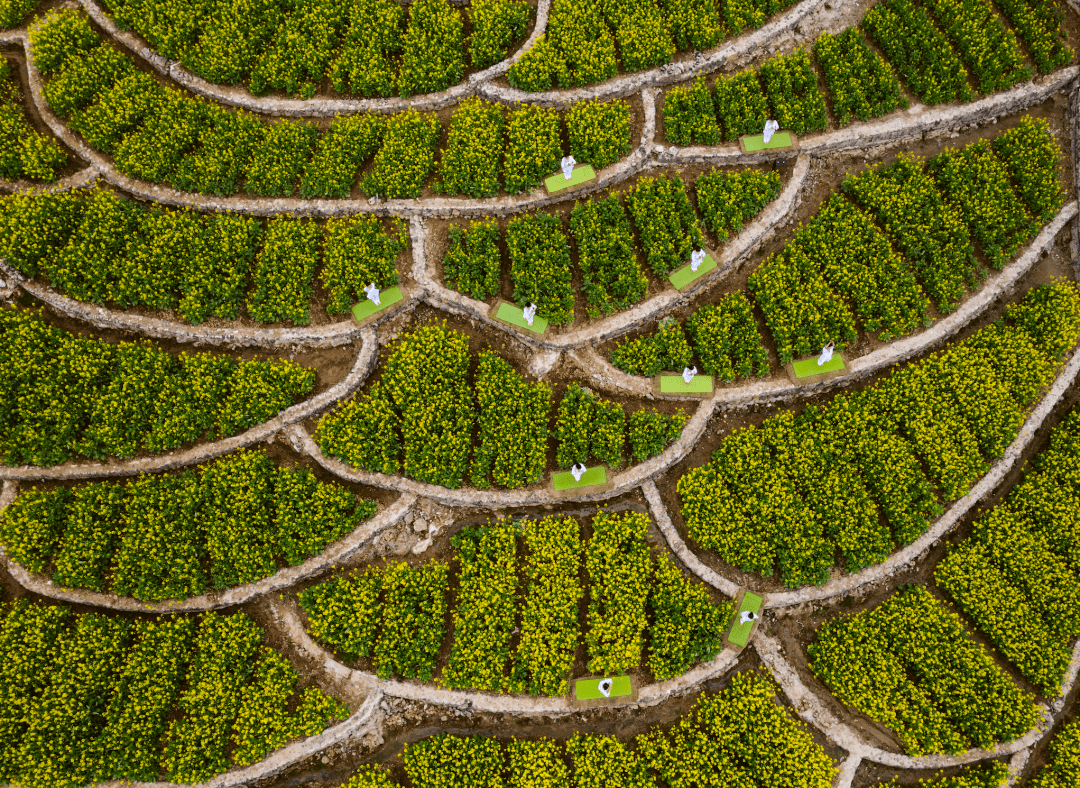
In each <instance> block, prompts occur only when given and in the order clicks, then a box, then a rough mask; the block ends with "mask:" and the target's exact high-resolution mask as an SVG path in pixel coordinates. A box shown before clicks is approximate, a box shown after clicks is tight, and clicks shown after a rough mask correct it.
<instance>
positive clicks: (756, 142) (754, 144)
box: [742, 131, 791, 153]
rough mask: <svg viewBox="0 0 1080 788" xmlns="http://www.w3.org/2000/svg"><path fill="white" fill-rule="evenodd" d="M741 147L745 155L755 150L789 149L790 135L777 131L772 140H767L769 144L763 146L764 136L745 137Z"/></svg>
mask: <svg viewBox="0 0 1080 788" xmlns="http://www.w3.org/2000/svg"><path fill="white" fill-rule="evenodd" d="M742 144H743V147H745V148H746V152H747V153H751V152H753V151H756V150H773V149H774V148H790V147H791V135H790V134H788V133H787V132H786V131H778V132H776V133H775V134H773V135H772V139H771V140H769V144H768V145H766V144H765V135H764V134H758V135H755V136H749V135H747V136H745V137H743V138H742Z"/></svg>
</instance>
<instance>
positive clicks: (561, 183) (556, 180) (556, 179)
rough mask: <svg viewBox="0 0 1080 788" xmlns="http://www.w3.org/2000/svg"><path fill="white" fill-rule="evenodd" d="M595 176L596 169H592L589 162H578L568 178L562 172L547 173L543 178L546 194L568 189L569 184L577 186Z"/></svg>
mask: <svg viewBox="0 0 1080 788" xmlns="http://www.w3.org/2000/svg"><path fill="white" fill-rule="evenodd" d="M595 177H596V170H594V169H593V166H592V165H591V164H579V165H577V166H576V167H574V172H573V174H572V175H571V176H570V180H566V178H564V177H563V174H562V172H557V173H555V174H554V175H549V176H547V177H546V178H544V186H546V187H547V190H548V194H555V193H556V192H561V191H562V190H563V189H569V188H570V187H571V186H577V185H579V184H582V183H585V182H586V181H591V180H592V179H593V178H595Z"/></svg>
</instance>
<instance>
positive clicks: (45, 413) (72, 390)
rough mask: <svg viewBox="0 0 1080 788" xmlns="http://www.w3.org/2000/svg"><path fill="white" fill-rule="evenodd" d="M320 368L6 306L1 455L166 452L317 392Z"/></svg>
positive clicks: (1, 332)
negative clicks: (104, 329)
mask: <svg viewBox="0 0 1080 788" xmlns="http://www.w3.org/2000/svg"><path fill="white" fill-rule="evenodd" d="M314 383H315V372H314V371H313V370H311V369H308V368H306V367H302V366H300V365H298V364H296V363H294V362H292V361H288V360H285V359H273V360H271V361H259V360H257V359H252V360H247V361H236V360H234V359H232V358H230V357H228V356H221V355H215V354H211V353H186V352H181V353H179V354H178V355H175V356H174V355H171V354H169V353H166V352H165V351H163V350H161V349H159V348H158V347H156V346H154V345H153V344H151V343H149V342H118V343H113V342H106V341H103V340H99V339H95V338H92V337H89V336H82V335H76V334H71V333H68V332H67V331H63V330H61V329H58V328H54V327H52V326H50V325H49V324H48V323H46V322H45V320H44V318H43V317H42V316H41V315H40V314H39V313H35V312H30V311H26V310H23V309H19V308H17V307H6V308H2V309H0V457H2V458H3V461H4V463H6V464H8V465H58V464H60V463H62V462H65V461H67V460H69V459H71V458H73V457H75V456H82V457H89V458H91V459H97V460H100V459H104V458H106V457H125V458H127V457H132V456H134V455H135V453H136V452H138V451H139V450H141V449H146V450H148V451H150V452H154V453H159V452H163V451H167V450H169V449H174V448H176V447H178V446H180V445H182V444H184V443H187V442H189V441H195V440H199V439H201V438H203V437H204V436H215V437H219V438H220V437H227V436H229V435H235V434H236V433H238V432H240V431H242V430H246V429H249V428H251V427H254V426H255V425H257V424H260V423H262V422H264V421H266V420H267V419H269V418H271V417H273V416H274V415H275V414H277V413H278V412H279V411H281V410H284V409H285V408H286V407H288V406H289V405H291V404H293V402H294V401H295V400H296V399H297V398H300V397H304V396H306V395H307V394H309V393H310V392H311V389H312V387H313V386H314Z"/></svg>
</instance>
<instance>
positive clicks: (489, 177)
mask: <svg viewBox="0 0 1080 788" xmlns="http://www.w3.org/2000/svg"><path fill="white" fill-rule="evenodd" d="M504 125H505V122H504V120H503V113H502V108H501V107H500V106H499V105H498V104H492V103H490V102H487V101H481V100H480V99H478V98H467V99H465V100H464V101H463V102H461V105H460V106H459V107H458V109H457V110H455V112H454V115H453V117H452V118H451V119H450V134H449V138H448V139H447V143H446V147H445V148H443V150H442V158H441V159H440V161H439V168H438V179H437V180H436V181H435V190H436V191H438V192H440V193H442V194H467V195H469V196H470V197H474V198H479V197H492V196H494V195H495V194H496V193H497V192H498V191H499V159H500V157H501V156H502V152H503V149H504V147H505V145H504V140H503V127H504Z"/></svg>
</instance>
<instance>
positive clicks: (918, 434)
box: [678, 281, 1080, 586]
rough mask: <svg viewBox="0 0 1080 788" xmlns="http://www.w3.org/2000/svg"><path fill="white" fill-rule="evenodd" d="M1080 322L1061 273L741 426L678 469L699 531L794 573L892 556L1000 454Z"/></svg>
mask: <svg viewBox="0 0 1080 788" xmlns="http://www.w3.org/2000/svg"><path fill="white" fill-rule="evenodd" d="M1078 334H1080V295H1078V294H1077V291H1076V289H1075V288H1074V287H1072V286H1070V285H1068V284H1066V283H1064V282H1062V281H1055V282H1053V283H1050V284H1047V285H1042V286H1039V287H1037V288H1034V289H1032V290H1031V291H1029V292H1028V293H1027V295H1026V296H1025V297H1024V299H1023V300H1022V301H1021V302H1020V303H1019V304H1014V305H1013V306H1010V307H1009V308H1008V309H1007V310H1006V314H1005V319H1004V321H1003V323H1001V324H995V325H990V326H988V327H986V328H984V329H982V330H981V331H979V332H977V333H976V334H974V335H973V336H972V337H970V338H969V339H966V340H964V341H963V342H961V343H958V344H956V345H954V346H952V347H950V348H948V349H947V350H945V351H943V352H940V353H937V354H934V355H932V356H930V357H928V358H926V359H924V360H921V361H917V362H914V363H912V364H909V365H908V366H906V367H902V368H900V369H898V370H895V371H894V372H893V373H892V374H890V375H889V376H888V377H887V378H885V379H884V380H882V381H880V382H878V383H876V384H874V385H872V386H870V387H869V388H867V389H864V390H862V391H859V392H857V393H854V394H844V395H840V396H837V397H835V398H834V399H833V400H832V402H831V403H830V404H829V405H828V406H824V407H813V408H809V409H807V410H806V411H805V412H803V413H802V414H800V415H799V416H797V417H796V416H794V414H793V413H791V412H784V413H781V414H780V415H778V416H775V417H773V418H770V419H767V420H766V421H765V422H764V423H763V424H762V425H761V426H760V427H749V428H746V429H742V430H739V431H737V432H735V433H732V434H731V435H729V436H728V437H726V438H725V439H724V440H723V441H722V442H721V444H720V446H719V447H718V449H717V450H716V451H715V452H714V453H713V455H712V461H711V462H710V463H709V464H707V465H704V466H701V467H699V468H696V469H694V470H691V471H690V472H689V473H687V474H686V475H684V476H683V477H682V478H681V479H679V482H678V492H679V495H680V498H681V500H682V514H683V517H684V518H685V519H686V524H687V529H688V531H689V534H690V536H691V537H692V538H693V539H694V540H695V541H697V542H698V544H700V545H701V546H702V547H705V548H707V549H712V550H717V551H718V552H719V554H720V557H721V558H723V559H724V560H725V561H728V562H729V563H732V564H735V565H737V566H739V567H741V568H742V569H743V570H744V571H753V572H758V573H761V574H764V575H771V574H772V573H773V571H774V570H775V569H776V568H779V571H780V576H781V578H782V580H783V581H784V582H785V583H786V584H787V585H790V586H798V585H803V584H807V583H817V584H820V583H822V582H824V581H825V580H827V579H828V577H829V571H830V567H832V566H833V564H834V563H835V562H838V561H842V563H843V565H844V567H845V568H846V569H847V570H848V571H856V570H858V569H860V568H862V567H864V566H867V565H870V564H874V563H878V562H880V561H883V560H884V559H885V557H886V556H887V555H888V554H889V553H890V552H891V551H892V550H893V549H894V547H895V546H896V545H897V544H908V543H910V542H911V541H913V540H914V539H916V538H917V537H918V536H919V535H920V534H922V533H923V532H924V531H925V530H926V528H927V526H928V524H929V522H930V520H931V519H932V518H933V517H935V516H937V514H939V513H940V512H941V506H942V501H953V500H956V499H957V498H959V497H960V496H962V495H964V494H965V493H966V492H967V491H968V490H969V489H970V488H971V486H972V485H973V484H974V483H975V481H976V480H977V479H978V478H979V476H981V475H982V474H983V473H985V471H986V470H987V468H988V467H989V461H991V460H993V459H997V458H999V457H1001V456H1002V452H1003V451H1004V449H1005V448H1006V446H1007V445H1008V444H1009V443H1010V442H1011V441H1012V440H1013V439H1014V438H1015V436H1016V435H1017V433H1018V431H1019V429H1020V426H1021V424H1022V423H1023V409H1024V408H1025V407H1026V406H1027V405H1028V404H1030V403H1031V402H1032V401H1033V400H1034V399H1035V397H1036V396H1038V393H1039V391H1040V390H1041V388H1042V387H1043V386H1045V385H1047V384H1048V383H1049V382H1050V381H1051V380H1052V378H1053V374H1054V368H1055V364H1056V362H1057V361H1059V360H1060V359H1061V358H1062V357H1063V355H1064V354H1065V352H1066V351H1067V350H1068V349H1069V348H1071V347H1072V346H1073V344H1074V343H1075V342H1076V339H1077V336H1078Z"/></svg>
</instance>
